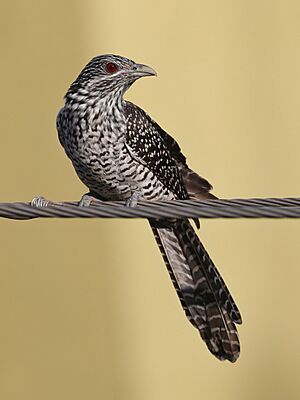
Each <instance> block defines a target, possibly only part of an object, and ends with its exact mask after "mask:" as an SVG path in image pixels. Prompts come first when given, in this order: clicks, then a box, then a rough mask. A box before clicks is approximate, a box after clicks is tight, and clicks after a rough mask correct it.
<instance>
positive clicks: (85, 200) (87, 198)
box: [78, 192, 97, 207]
mask: <svg viewBox="0 0 300 400" xmlns="http://www.w3.org/2000/svg"><path fill="white" fill-rule="evenodd" d="M95 200H97V198H96V197H95V196H93V194H92V193H91V192H89V193H85V194H84V195H83V196H82V197H81V199H80V201H79V203H78V206H79V207H89V206H90V205H91V204H92V203H93V201H95Z"/></svg>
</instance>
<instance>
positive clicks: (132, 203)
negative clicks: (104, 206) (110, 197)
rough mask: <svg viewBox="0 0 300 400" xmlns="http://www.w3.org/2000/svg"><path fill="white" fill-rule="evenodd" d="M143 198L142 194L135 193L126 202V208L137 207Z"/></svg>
mask: <svg viewBox="0 0 300 400" xmlns="http://www.w3.org/2000/svg"><path fill="white" fill-rule="evenodd" d="M141 196H142V193H141V192H138V191H136V192H133V193H132V195H131V196H130V198H129V199H128V200H127V201H126V207H136V206H137V204H138V201H139V200H140V198H141Z"/></svg>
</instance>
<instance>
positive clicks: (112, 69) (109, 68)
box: [105, 62, 119, 74]
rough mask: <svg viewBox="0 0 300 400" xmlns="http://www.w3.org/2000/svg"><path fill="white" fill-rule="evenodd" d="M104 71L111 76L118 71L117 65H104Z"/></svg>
mask: <svg viewBox="0 0 300 400" xmlns="http://www.w3.org/2000/svg"><path fill="white" fill-rule="evenodd" d="M105 69H106V71H107V72H108V73H109V74H113V73H114V72H117V71H118V70H119V67H118V66H117V64H115V63H112V62H109V63H107V64H106V65H105Z"/></svg>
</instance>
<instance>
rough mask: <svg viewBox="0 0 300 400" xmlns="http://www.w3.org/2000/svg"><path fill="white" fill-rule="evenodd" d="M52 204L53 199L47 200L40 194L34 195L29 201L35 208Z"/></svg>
mask: <svg viewBox="0 0 300 400" xmlns="http://www.w3.org/2000/svg"><path fill="white" fill-rule="evenodd" d="M52 204H54V203H53V201H51V200H47V199H45V197H42V196H38V197H34V198H33V199H32V200H31V202H30V205H31V207H37V208H42V207H47V206H49V205H52Z"/></svg>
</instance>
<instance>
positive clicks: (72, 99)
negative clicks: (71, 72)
mask: <svg viewBox="0 0 300 400" xmlns="http://www.w3.org/2000/svg"><path fill="white" fill-rule="evenodd" d="M123 94H124V89H123V88H115V89H114V90H110V91H109V92H107V93H105V92H103V91H101V90H98V89H95V88H90V87H89V86H77V87H74V85H72V86H71V87H70V89H69V90H68V92H67V94H66V96H65V101H66V106H67V107H68V108H69V109H72V112H74V113H79V114H81V116H84V117H85V118H86V119H87V120H92V121H93V122H101V120H108V119H109V118H113V119H114V120H119V119H120V118H124V106H125V100H124V99H123Z"/></svg>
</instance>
